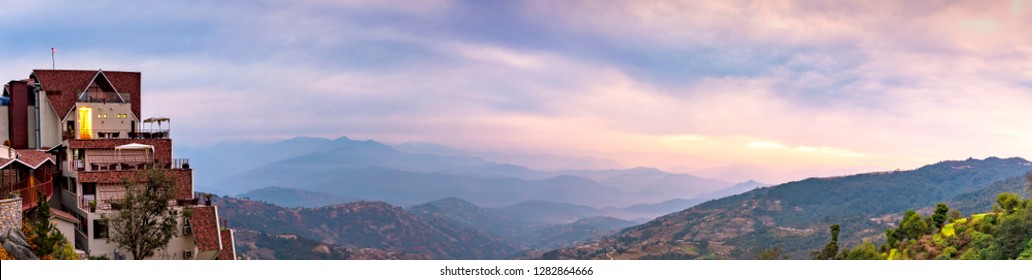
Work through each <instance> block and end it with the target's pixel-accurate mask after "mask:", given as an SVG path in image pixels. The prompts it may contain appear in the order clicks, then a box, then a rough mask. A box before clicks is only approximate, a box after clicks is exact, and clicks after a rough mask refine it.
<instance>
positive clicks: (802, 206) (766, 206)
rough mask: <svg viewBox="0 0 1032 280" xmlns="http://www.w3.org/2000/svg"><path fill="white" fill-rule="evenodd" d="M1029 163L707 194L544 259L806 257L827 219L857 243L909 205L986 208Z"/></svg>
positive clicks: (1016, 185) (956, 166) (950, 165)
mask: <svg viewBox="0 0 1032 280" xmlns="http://www.w3.org/2000/svg"><path fill="white" fill-rule="evenodd" d="M1030 170H1032V162H1029V161H1027V160H1024V159H1021V158H1008V159H1001V158H987V159H985V160H976V159H968V160H964V161H944V162H940V163H936V164H931V165H927V166H924V167H922V168H919V169H916V170H910V171H895V172H877V173H866V174H858V175H852V176H842V177H831V178H811V179H806V180H802V181H796V182H790V183H786V184H781V185H777V186H773V187H766V188H760V189H756V190H752V191H749V192H746V193H743V194H738V195H734V196H731V197H727V198H723V199H717V200H712V201H708V202H705V203H702V204H699V205H697V206H694V207H691V208H688V209H686V210H683V211H679V212H676V213H672V214H669V215H666V216H662V217H659V218H657V219H655V220H652V221H650V222H647V223H644V224H641V225H637V226H634V227H630V228H627V229H624V230H622V231H621V232H620V233H618V234H615V235H612V236H608V237H606V238H604V239H601V240H598V241H595V242H590V243H586V244H581V245H578V246H575V247H568V248H563V249H558V250H554V251H551V252H548V253H545V254H544V255H543V257H542V258H545V259H697V258H720V259H750V258H753V257H755V256H756V254H757V252H759V251H760V250H763V249H769V248H772V247H774V246H777V247H779V248H780V249H781V250H783V251H784V252H785V253H786V254H787V255H789V256H791V257H793V258H807V256H808V253H809V252H810V251H812V250H815V249H817V248H819V247H821V244H823V243H825V242H826V241H827V240H829V237H828V233H827V230H826V229H827V228H828V226H829V225H830V224H833V223H834V224H840V225H841V226H842V232H843V237H842V238H841V239H840V240H841V241H842V243H844V244H847V245H855V244H857V243H859V242H861V241H863V240H870V241H873V240H877V239H878V238H881V237H883V234H884V230H885V229H887V228H890V227H892V226H894V223H896V222H898V221H899V219H900V218H901V217H900V216H899V214H900V213H902V212H903V211H905V210H907V209H912V208H913V209H919V208H923V207H924V208H927V207H928V206H929V205H935V203H937V202H947V203H950V204H953V203H954V202H957V203H959V204H961V205H967V206H965V207H961V209H965V210H966V211H983V212H984V211H988V210H989V209H988V207H989V205H991V204H992V201H993V200H994V199H995V198H996V195H995V194H996V192H997V191H1013V190H1017V191H1022V192H1023V187H1024V183H1023V179H1022V178H1024V177H1023V176H1026V174H1027V173H1028V172H1030ZM1026 195H1027V194H1026ZM921 211H925V212H928V211H931V209H922V210H921Z"/></svg>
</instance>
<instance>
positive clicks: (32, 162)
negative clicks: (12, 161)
mask: <svg viewBox="0 0 1032 280" xmlns="http://www.w3.org/2000/svg"><path fill="white" fill-rule="evenodd" d="M17 151H18V160H19V161H21V162H24V163H25V164H26V165H28V166H30V167H32V168H38V167H39V166H40V165H43V163H44V162H47V161H50V163H55V162H57V160H55V159H54V155H51V154H48V153H45V152H43V151H39V150H17Z"/></svg>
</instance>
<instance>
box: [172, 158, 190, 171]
mask: <svg viewBox="0 0 1032 280" xmlns="http://www.w3.org/2000/svg"><path fill="white" fill-rule="evenodd" d="M172 169H190V159H188V158H174V159H172Z"/></svg>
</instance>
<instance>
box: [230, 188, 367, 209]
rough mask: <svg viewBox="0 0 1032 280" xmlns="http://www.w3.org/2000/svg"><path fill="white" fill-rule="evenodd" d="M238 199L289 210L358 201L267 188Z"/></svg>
mask: <svg viewBox="0 0 1032 280" xmlns="http://www.w3.org/2000/svg"><path fill="white" fill-rule="evenodd" d="M236 197H238V198H244V199H250V200H257V201H264V202H269V203H272V204H276V205H279V206H283V207H287V208H296V207H305V208H316V207H322V206H328V205H334V204H344V203H348V202H352V201H358V199H351V198H345V197H339V196H336V195H332V194H328V193H320V192H313V191H305V190H299V189H292V188H281V187H265V188H261V189H256V190H251V191H249V192H245V193H242V194H238V195H236Z"/></svg>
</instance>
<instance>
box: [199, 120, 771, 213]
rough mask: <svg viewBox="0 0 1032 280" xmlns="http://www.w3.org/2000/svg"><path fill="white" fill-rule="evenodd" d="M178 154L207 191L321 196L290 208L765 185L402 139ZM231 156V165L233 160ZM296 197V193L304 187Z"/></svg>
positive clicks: (512, 200)
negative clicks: (495, 156)
mask: <svg viewBox="0 0 1032 280" xmlns="http://www.w3.org/2000/svg"><path fill="white" fill-rule="evenodd" d="M398 147H401V148H398ZM427 147H431V148H427ZM442 151H444V152H442ZM418 152H438V153H439V154H430V153H418ZM181 153H182V154H184V155H186V156H190V157H192V158H191V165H192V166H194V167H195V168H194V169H195V170H196V171H195V177H196V181H197V185H198V187H197V188H198V189H200V190H203V191H209V192H214V193H221V194H236V195H238V196H241V195H246V196H249V197H255V198H257V199H262V200H267V199H271V198H268V197H267V196H264V195H263V194H260V193H249V192H252V191H255V190H259V189H264V190H269V189H268V187H276V188H287V189H295V190H300V191H306V192H309V193H312V194H321V195H324V196H323V197H318V196H315V197H310V198H309V199H301V200H296V201H293V202H286V201H284V200H285V199H279V200H280V201H279V202H281V203H279V204H280V205H284V206H291V207H293V206H309V207H311V206H315V205H326V204H327V203H337V202H344V201H354V200H374V201H385V202H388V203H391V204H395V205H401V206H413V205H418V204H421V203H426V202H429V201H434V200H438V199H444V198H448V197H457V198H461V199H464V200H467V201H470V202H473V203H475V204H477V205H483V206H486V207H502V206H507V205H512V204H516V203H521V202H526V201H533V200H538V201H550V202H558V203H567V204H575V205H583V206H589V207H594V208H623V207H626V206H630V205H636V204H654V203H661V202H665V201H669V200H671V199H682V200H691V201H696V202H698V201H704V200H707V199H712V198H718V197H719V196H715V195H717V194H720V195H724V194H729V193H734V192H741V191H745V190H748V189H744V188H742V186H743V185H744V186H746V187H749V188H752V187H756V186H759V185H762V184H759V183H756V182H753V181H749V182H745V183H742V184H737V185H736V184H734V183H729V182H725V181H721V180H716V179H709V178H702V177H697V176H693V175H689V174H677V173H668V172H664V171H661V170H658V169H654V168H644V167H642V168H632V169H604V170H566V171H541V170H534V169H530V168H527V167H524V166H520V165H516V164H511V163H506V162H496V161H492V160H487V159H484V158H481V157H478V156H477V155H478V154H476V153H471V152H462V151H461V150H457V149H450V148H447V147H444V146H440V145H430V144H420V145H414V144H403V145H396V146H394V147H392V146H389V145H385V144H382V143H379V142H376V141H371V140H366V141H356V140H352V139H349V138H346V137H341V138H338V139H334V140H329V139H322V138H295V139H290V140H286V141H281V142H276V143H271V144H253V143H241V144H236V145H230V144H219V145H215V146H211V147H208V148H203V149H185V151H184V152H181ZM537 156H538V157H543V158H550V157H560V158H562V157H561V156H548V155H537ZM577 160H580V161H589V162H595V161H599V160H597V159H577ZM602 161H604V160H602ZM230 162H232V163H233V164H227V163H230ZM596 163H598V162H596ZM573 166H576V165H573ZM592 166H611V164H601V163H599V164H594V165H592ZM215 174H218V176H216V175H215ZM729 190H730V192H729ZM245 193H246V194H245ZM278 193H281V194H282V193H283V191H279V192H278ZM289 195H290V196H292V197H296V196H298V195H302V194H301V193H295V194H289ZM306 203H311V204H306ZM666 213H667V212H662V213H656V212H652V213H640V215H638V216H636V217H630V216H626V215H625V216H622V218H630V219H648V218H654V217H656V216H658V215H662V214H666Z"/></svg>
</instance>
